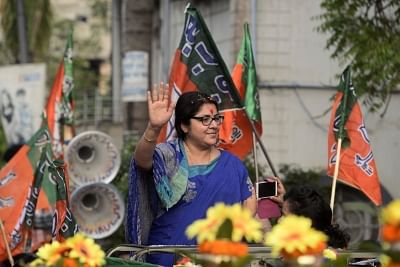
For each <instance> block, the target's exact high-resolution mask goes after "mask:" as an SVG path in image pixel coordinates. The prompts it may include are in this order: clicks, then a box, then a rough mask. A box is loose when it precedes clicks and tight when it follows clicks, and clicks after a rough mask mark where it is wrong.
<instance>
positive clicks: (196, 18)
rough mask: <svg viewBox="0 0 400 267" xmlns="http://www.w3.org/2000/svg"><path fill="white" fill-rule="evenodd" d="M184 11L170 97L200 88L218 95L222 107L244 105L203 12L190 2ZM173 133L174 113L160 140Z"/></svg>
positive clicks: (172, 68)
mask: <svg viewBox="0 0 400 267" xmlns="http://www.w3.org/2000/svg"><path fill="white" fill-rule="evenodd" d="M185 13H186V16H185V25H184V29H183V33H182V37H181V40H180V43H179V46H178V48H177V50H176V52H175V57H174V60H173V63H172V67H171V73H170V77H169V88H170V90H171V100H172V101H176V100H177V99H178V97H179V96H180V95H181V94H182V93H184V92H189V91H196V90H199V91H202V92H204V93H207V94H209V95H210V96H211V97H212V98H213V99H215V100H216V101H217V103H218V105H219V109H220V110H221V111H223V110H231V109H239V108H242V104H241V101H240V97H239V95H238V93H237V90H236V89H235V86H234V84H233V81H232V79H231V76H230V74H229V72H228V70H227V68H226V65H225V62H224V61H223V60H222V57H221V55H220V53H219V51H218V49H217V46H216V45H215V42H214V40H213V39H212V37H211V34H210V32H209V30H208V28H207V25H206V24H205V22H204V20H203V18H202V16H201V14H200V13H199V12H198V11H197V9H196V8H194V7H192V6H191V5H190V4H189V5H188V6H187V7H186V10H185ZM174 134H175V131H174V115H173V116H172V119H171V120H170V122H169V123H168V124H167V125H166V127H164V128H163V130H162V132H161V134H160V137H159V139H158V141H159V142H162V141H169V140H172V139H174V138H175V136H174Z"/></svg>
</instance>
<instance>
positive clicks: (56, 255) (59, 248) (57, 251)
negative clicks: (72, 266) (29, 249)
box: [37, 241, 71, 266]
mask: <svg viewBox="0 0 400 267" xmlns="http://www.w3.org/2000/svg"><path fill="white" fill-rule="evenodd" d="M70 250H71V249H70V248H69V247H68V246H66V245H65V244H62V243H59V242H57V241H54V242H53V243H51V244H45V245H44V246H42V247H40V248H39V250H38V252H37V255H38V257H39V258H40V259H42V260H43V261H44V262H46V265H47V266H50V265H55V264H56V263H57V262H58V261H59V260H60V259H61V258H62V257H63V256H65V255H67V254H68V252H69V251H70Z"/></svg>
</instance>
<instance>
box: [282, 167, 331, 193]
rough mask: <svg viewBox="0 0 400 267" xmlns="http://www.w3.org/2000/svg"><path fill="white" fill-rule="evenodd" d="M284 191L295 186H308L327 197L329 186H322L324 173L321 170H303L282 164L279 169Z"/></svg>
mask: <svg viewBox="0 0 400 267" xmlns="http://www.w3.org/2000/svg"><path fill="white" fill-rule="evenodd" d="M279 172H280V173H281V174H282V177H281V178H282V180H283V183H284V185H285V189H286V191H288V190H289V189H290V188H291V187H294V186H297V185H309V186H312V187H314V188H316V189H318V190H321V193H322V195H323V196H329V193H330V185H328V184H324V179H323V178H324V177H326V174H325V171H324V170H322V169H309V170H303V169H301V168H300V167H298V166H295V165H288V164H283V165H281V166H280V168H279Z"/></svg>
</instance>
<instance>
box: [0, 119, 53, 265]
mask: <svg viewBox="0 0 400 267" xmlns="http://www.w3.org/2000/svg"><path fill="white" fill-rule="evenodd" d="M50 158H51V150H50V136H49V132H48V128H47V126H46V125H44V126H42V127H41V128H40V129H39V130H38V131H37V132H36V133H35V134H34V136H33V137H32V138H31V139H30V140H29V142H28V143H27V144H25V145H23V146H22V147H21V148H20V149H19V150H18V152H17V153H16V154H15V156H14V157H13V158H12V159H11V160H10V161H9V162H8V163H7V164H6V165H5V166H4V167H3V168H2V169H1V171H0V218H2V220H3V221H4V228H5V234H6V239H7V242H8V244H9V246H10V249H11V252H12V254H13V255H16V254H19V253H21V252H31V251H33V250H35V249H37V248H38V247H39V246H40V245H41V244H40V243H33V244H31V239H30V232H31V230H32V227H33V221H34V213H35V208H36V205H37V204H38V202H40V201H47V199H46V198H43V199H42V200H39V199H38V198H39V192H40V187H41V183H42V180H43V177H44V176H45V172H46V169H47V167H46V166H47V165H48V161H49V159H50ZM38 205H39V204H38ZM42 205H43V206H46V205H47V206H49V203H45V204H43V203H42ZM5 258H7V253H6V247H5V244H4V241H3V239H1V242H0V260H4V259H5Z"/></svg>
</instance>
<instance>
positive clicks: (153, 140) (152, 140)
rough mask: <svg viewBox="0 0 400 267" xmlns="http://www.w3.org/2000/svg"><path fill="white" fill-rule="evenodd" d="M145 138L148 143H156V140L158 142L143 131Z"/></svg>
mask: <svg viewBox="0 0 400 267" xmlns="http://www.w3.org/2000/svg"><path fill="white" fill-rule="evenodd" d="M143 139H144V140H145V141H147V142H148V143H155V142H156V140H155V139H150V138H148V137H147V136H146V135H145V134H144V133H143Z"/></svg>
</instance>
